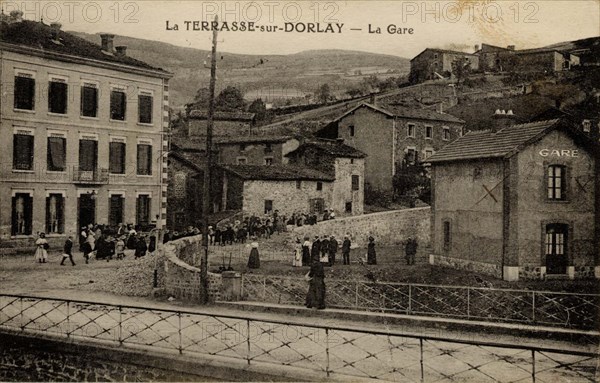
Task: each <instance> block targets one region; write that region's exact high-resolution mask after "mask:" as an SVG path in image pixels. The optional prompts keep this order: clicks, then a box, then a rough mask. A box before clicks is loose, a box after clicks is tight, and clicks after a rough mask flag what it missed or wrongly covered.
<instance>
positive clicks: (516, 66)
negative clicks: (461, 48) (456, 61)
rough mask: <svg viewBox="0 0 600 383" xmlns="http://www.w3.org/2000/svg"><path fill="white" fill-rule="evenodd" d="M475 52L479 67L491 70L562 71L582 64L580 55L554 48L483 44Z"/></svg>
mask: <svg viewBox="0 0 600 383" xmlns="http://www.w3.org/2000/svg"><path fill="white" fill-rule="evenodd" d="M475 54H476V55H478V56H479V68H480V69H481V70H484V71H490V72H505V71H515V72H543V71H546V72H560V71H564V70H569V69H571V67H572V66H578V65H580V59H579V56H578V55H575V54H573V53H570V52H569V51H565V50H563V51H561V50H558V49H554V48H535V49H523V50H515V46H514V45H509V46H508V47H506V48H503V47H497V46H494V45H489V44H482V46H481V49H480V50H478V51H477V52H475Z"/></svg>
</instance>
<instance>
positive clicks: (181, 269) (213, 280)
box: [163, 235, 222, 302]
mask: <svg viewBox="0 0 600 383" xmlns="http://www.w3.org/2000/svg"><path fill="white" fill-rule="evenodd" d="M163 251H164V255H165V258H166V260H165V290H166V293H167V294H168V295H170V296H174V297H176V298H178V299H182V300H190V301H197V300H200V294H201V278H200V268H198V267H195V266H192V265H198V264H200V258H201V257H202V251H203V250H202V240H201V236H199V235H198V236H194V237H185V238H181V239H178V240H176V241H171V242H168V243H166V244H165V245H164V247H163ZM221 283H222V282H221V276H220V275H219V274H214V273H208V290H209V291H208V295H209V300H210V301H211V302H214V301H217V300H219V299H220V294H221Z"/></svg>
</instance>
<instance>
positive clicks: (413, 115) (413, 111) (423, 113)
mask: <svg viewBox="0 0 600 383" xmlns="http://www.w3.org/2000/svg"><path fill="white" fill-rule="evenodd" d="M362 107H367V108H369V109H372V110H374V111H377V112H380V113H383V114H385V115H387V116H389V117H397V118H408V119H415V120H432V121H446V122H456V123H459V124H464V123H465V121H463V120H461V119H460V118H458V117H455V116H453V115H451V114H447V113H438V112H436V111H433V110H429V109H417V108H408V107H406V106H401V105H398V104H393V103H389V104H382V105H372V104H367V103H366V102H365V103H362V104H360V105H358V106H356V107H354V108H352V109H350V110H349V111H347V112H346V113H344V114H343V115H341V116H340V117H338V118H336V119H335V120H334V121H339V120H341V119H342V118H344V117H346V116H347V115H349V114H351V113H354V111H356V110H357V109H359V108H362Z"/></svg>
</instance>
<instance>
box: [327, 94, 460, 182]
mask: <svg viewBox="0 0 600 383" xmlns="http://www.w3.org/2000/svg"><path fill="white" fill-rule="evenodd" d="M464 124H465V122H464V121H463V120H461V119H459V118H457V117H454V116H452V115H450V114H445V113H438V112H435V111H432V110H427V109H415V108H407V107H403V106H400V105H395V104H386V105H381V106H380V105H372V104H367V103H363V104H361V105H359V106H356V107H355V108H352V109H350V110H349V111H347V112H346V113H344V114H343V115H341V116H340V117H338V118H336V119H335V120H333V121H332V122H331V123H330V124H329V125H328V126H327V127H325V128H324V129H323V130H322V131H321V132H319V133H318V136H320V137H326V138H341V139H343V140H344V142H345V143H346V144H347V145H350V146H351V147H354V148H356V149H358V150H360V151H361V152H363V153H365V154H366V155H367V158H366V163H365V180H364V181H365V183H367V184H369V186H370V187H372V188H374V189H377V190H380V191H389V192H392V190H393V185H392V179H393V177H394V174H395V173H396V169H397V168H399V167H400V165H401V164H402V162H403V161H405V160H408V161H409V162H413V163H414V162H415V161H418V160H424V159H427V158H428V157H430V156H431V155H433V154H434V153H435V152H436V151H438V150H440V149H441V148H442V147H444V146H445V145H446V144H448V143H450V142H452V141H454V140H456V139H457V138H458V137H460V136H461V135H462V132H463V127H464Z"/></svg>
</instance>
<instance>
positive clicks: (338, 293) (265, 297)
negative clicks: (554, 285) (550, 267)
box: [242, 274, 600, 330]
mask: <svg viewBox="0 0 600 383" xmlns="http://www.w3.org/2000/svg"><path fill="white" fill-rule="evenodd" d="M326 285H327V301H328V306H329V307H337V308H345V309H354V310H367V311H379V312H393V313H401V314H407V315H428V316H437V317H453V318H462V319H469V320H484V321H497V322H516V323H527V324H536V325H549V326H557V327H564V328H570V329H581V330H595V329H598V328H599V325H600V323H599V322H600V294H579V293H578V294H574V293H562V292H551V291H533V290H512V289H495V288H482V287H468V286H436V285H425V284H411V283H386V282H366V281H351V280H335V279H328V280H326ZM307 289H308V286H307V282H306V281H305V280H304V279H302V278H293V277H278V276H267V275H257V274H242V297H243V299H245V300H248V301H260V302H268V303H277V304H290V305H300V306H302V305H304V302H305V297H306V291H307Z"/></svg>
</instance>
